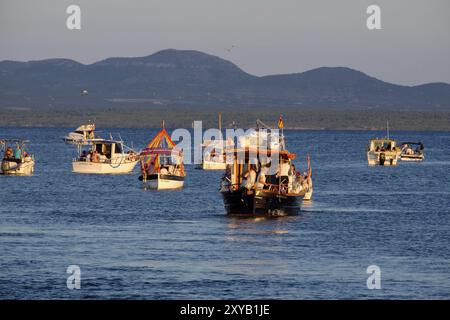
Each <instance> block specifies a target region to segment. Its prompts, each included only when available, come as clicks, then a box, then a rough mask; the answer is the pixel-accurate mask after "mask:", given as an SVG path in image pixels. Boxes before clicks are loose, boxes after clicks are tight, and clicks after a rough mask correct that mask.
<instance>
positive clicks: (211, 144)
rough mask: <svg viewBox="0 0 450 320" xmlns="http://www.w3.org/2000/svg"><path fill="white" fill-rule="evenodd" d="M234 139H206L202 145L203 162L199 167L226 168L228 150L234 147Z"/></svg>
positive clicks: (210, 168)
mask: <svg viewBox="0 0 450 320" xmlns="http://www.w3.org/2000/svg"><path fill="white" fill-rule="evenodd" d="M233 146H234V143H233V141H232V140H204V141H203V145H202V148H203V149H202V151H203V152H202V155H203V157H202V162H201V163H200V164H199V165H198V168H200V169H203V170H225V169H226V167H227V163H226V150H227V148H232V147H233Z"/></svg>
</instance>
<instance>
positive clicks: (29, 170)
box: [0, 139, 35, 176]
mask: <svg viewBox="0 0 450 320" xmlns="http://www.w3.org/2000/svg"><path fill="white" fill-rule="evenodd" d="M28 142H29V141H28V140H23V139H0V146H1V150H2V152H3V156H2V163H1V170H0V173H1V174H4V175H17V176H29V175H32V174H33V173H34V164H35V161H34V155H33V154H31V153H29V152H28V151H27V147H26V144H27V143H28Z"/></svg>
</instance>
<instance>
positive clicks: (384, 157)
mask: <svg viewBox="0 0 450 320" xmlns="http://www.w3.org/2000/svg"><path fill="white" fill-rule="evenodd" d="M398 158H399V156H398V154H397V153H389V152H371V151H369V152H368V153H367V162H368V164H369V166H396V165H397V162H398Z"/></svg>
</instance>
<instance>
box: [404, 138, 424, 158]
mask: <svg viewBox="0 0 450 320" xmlns="http://www.w3.org/2000/svg"><path fill="white" fill-rule="evenodd" d="M401 145H402V150H401V153H400V159H401V160H402V161H423V160H424V159H425V152H424V146H423V143H422V142H402V144H401Z"/></svg>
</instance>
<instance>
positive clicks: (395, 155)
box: [367, 122, 401, 166]
mask: <svg viewBox="0 0 450 320" xmlns="http://www.w3.org/2000/svg"><path fill="white" fill-rule="evenodd" d="M386 133H387V134H386V137H385V138H383V139H378V138H377V139H371V140H370V141H369V145H368V146H367V162H368V163H369V166H377V165H379V166H396V165H397V162H398V159H399V158H400V152H401V150H400V148H399V147H398V146H397V142H396V141H395V140H393V139H390V137H389V122H388V123H387V128H386Z"/></svg>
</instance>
